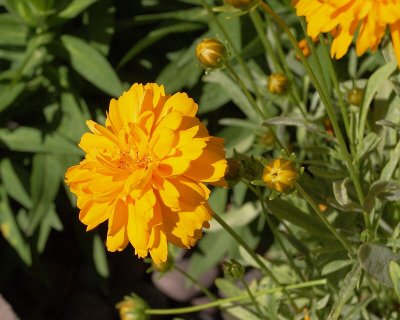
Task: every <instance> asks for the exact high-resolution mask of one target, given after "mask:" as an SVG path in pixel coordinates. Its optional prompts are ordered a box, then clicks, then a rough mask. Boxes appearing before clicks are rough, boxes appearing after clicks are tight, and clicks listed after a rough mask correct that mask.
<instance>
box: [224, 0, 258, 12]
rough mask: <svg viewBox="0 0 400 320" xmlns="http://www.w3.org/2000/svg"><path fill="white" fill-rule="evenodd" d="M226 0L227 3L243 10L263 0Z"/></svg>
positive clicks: (251, 7) (249, 8)
mask: <svg viewBox="0 0 400 320" xmlns="http://www.w3.org/2000/svg"><path fill="white" fill-rule="evenodd" d="M224 1H225V4H227V5H229V6H231V7H234V8H236V9H240V10H243V11H248V10H251V9H253V8H254V7H256V6H257V5H258V4H259V3H260V2H261V0H224Z"/></svg>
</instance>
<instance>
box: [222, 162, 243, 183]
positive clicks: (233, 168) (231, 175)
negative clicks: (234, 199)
mask: <svg viewBox="0 0 400 320" xmlns="http://www.w3.org/2000/svg"><path fill="white" fill-rule="evenodd" d="M226 161H227V162H228V172H227V173H226V174H225V180H226V182H227V183H228V187H233V186H234V185H235V184H236V183H237V182H238V181H239V180H240V173H239V167H240V163H239V161H238V160H237V159H235V158H229V159H226Z"/></svg>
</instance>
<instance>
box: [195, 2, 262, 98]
mask: <svg viewBox="0 0 400 320" xmlns="http://www.w3.org/2000/svg"><path fill="white" fill-rule="evenodd" d="M200 1H201V3H202V5H203V7H204V8H205V9H206V10H207V12H208V14H209V16H210V17H211V19H212V20H213V21H214V23H215V24H216V25H217V26H218V28H219V29H220V30H221V32H222V33H223V35H224V37H225V39H226V41H228V43H229V46H230V49H231V50H232V52H233V55H234V57H235V58H236V60H237V61H238V62H239V64H240V65H241V66H242V68H243V70H244V72H245V73H246V76H247V77H248V79H249V81H250V84H251V86H252V87H253V90H254V92H255V94H256V96H257V97H261V94H260V92H259V91H258V87H257V85H256V83H255V82H254V79H253V76H252V75H251V72H250V69H249V67H248V66H247V64H246V62H245V61H244V60H243V58H242V56H241V55H240V52H239V51H238V49H237V48H236V47H235V45H234V43H233V41H232V39H231V37H230V36H229V34H228V32H226V30H225V28H224V26H223V25H222V24H221V22H220V21H219V20H218V18H217V17H216V16H215V14H214V12H213V10H212V8H211V7H210V6H209V5H208V4H207V2H206V1H205V0H200Z"/></svg>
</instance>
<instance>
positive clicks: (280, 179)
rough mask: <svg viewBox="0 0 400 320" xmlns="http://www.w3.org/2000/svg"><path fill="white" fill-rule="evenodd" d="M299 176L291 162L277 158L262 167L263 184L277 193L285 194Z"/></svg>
mask: <svg viewBox="0 0 400 320" xmlns="http://www.w3.org/2000/svg"><path fill="white" fill-rule="evenodd" d="M298 178H299V174H298V173H297V170H296V168H295V165H294V163H293V162H292V161H290V160H286V159H283V158H278V159H275V160H273V161H271V162H270V163H268V164H267V165H266V166H265V167H264V172H263V175H262V179H263V181H264V183H265V184H266V185H267V186H268V187H269V188H270V189H273V190H275V191H277V192H287V191H289V190H290V189H292V188H293V187H294V185H295V183H296V181H297V179H298Z"/></svg>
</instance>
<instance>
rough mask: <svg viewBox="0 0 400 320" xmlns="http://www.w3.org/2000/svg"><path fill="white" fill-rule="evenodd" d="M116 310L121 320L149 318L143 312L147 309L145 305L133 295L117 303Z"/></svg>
mask: <svg viewBox="0 0 400 320" xmlns="http://www.w3.org/2000/svg"><path fill="white" fill-rule="evenodd" d="M116 308H117V309H118V310H119V317H120V319H121V320H146V319H149V316H148V315H147V314H146V313H145V310H146V309H148V305H147V303H146V302H145V301H144V300H143V299H142V298H140V297H139V296H137V295H136V294H134V293H132V294H131V295H130V296H126V297H125V298H124V300H123V301H121V302H118V303H117V305H116Z"/></svg>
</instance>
